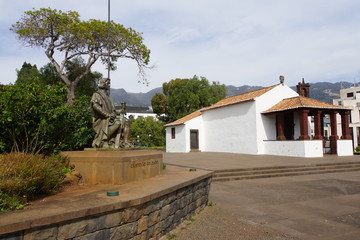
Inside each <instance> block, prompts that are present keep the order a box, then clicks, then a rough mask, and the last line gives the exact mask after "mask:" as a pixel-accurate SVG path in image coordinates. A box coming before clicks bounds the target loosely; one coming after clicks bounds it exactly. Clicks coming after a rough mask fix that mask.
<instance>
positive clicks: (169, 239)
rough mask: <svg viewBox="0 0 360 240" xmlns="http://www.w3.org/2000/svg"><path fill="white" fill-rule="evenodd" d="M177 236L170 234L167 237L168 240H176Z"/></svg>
mask: <svg viewBox="0 0 360 240" xmlns="http://www.w3.org/2000/svg"><path fill="white" fill-rule="evenodd" d="M176 237H177V236H176V234H170V233H169V234H168V235H166V239H168V240H171V239H175V238H176Z"/></svg>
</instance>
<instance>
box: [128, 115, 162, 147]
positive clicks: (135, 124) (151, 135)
mask: <svg viewBox="0 0 360 240" xmlns="http://www.w3.org/2000/svg"><path fill="white" fill-rule="evenodd" d="M130 140H131V142H132V144H134V145H138V144H143V145H145V146H146V147H153V146H165V128H164V123H163V122H161V121H158V120H156V119H154V118H153V117H145V118H137V119H134V120H132V121H131V125H130Z"/></svg>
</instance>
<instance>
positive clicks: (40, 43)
mask: <svg viewBox="0 0 360 240" xmlns="http://www.w3.org/2000/svg"><path fill="white" fill-rule="evenodd" d="M108 29H109V30H110V31H109V34H108ZM10 30H11V31H13V32H15V33H16V34H17V36H18V38H19V39H20V40H21V41H23V43H24V45H26V46H30V47H41V48H43V49H45V54H46V56H47V57H48V58H49V60H50V62H51V63H52V64H53V65H54V66H55V68H56V71H57V72H58V73H59V75H60V78H61V80H62V81H63V82H64V83H65V84H66V86H67V103H68V104H69V105H71V104H72V103H73V101H74V99H75V87H76V86H77V84H78V83H79V82H80V80H81V79H82V78H83V77H84V76H86V74H88V73H89V72H90V68H91V66H92V65H93V64H94V63H95V62H96V61H97V60H98V59H99V58H100V60H101V61H102V63H103V64H106V65H107V66H108V67H110V68H111V69H112V70H114V69H115V63H116V61H117V60H118V59H119V58H130V59H133V60H135V62H136V63H137V66H138V69H139V74H140V75H141V76H142V77H143V81H146V79H145V77H144V70H145V69H146V67H147V66H148V64H149V57H150V50H149V49H148V48H147V47H146V46H145V45H144V44H143V38H142V36H141V34H140V33H138V32H136V31H134V30H133V29H131V28H125V27H124V26H123V25H121V24H117V23H115V22H113V21H111V22H110V26H109V28H108V23H107V22H106V21H100V20H94V19H90V20H88V21H81V20H80V16H79V14H78V13H77V12H75V11H68V12H62V11H60V10H56V9H54V10H53V9H50V8H41V9H40V10H33V11H27V12H25V14H24V16H23V17H22V18H21V19H20V20H19V21H18V22H16V24H14V25H12V27H11V28H10ZM108 36H109V37H108ZM79 56H83V57H86V58H87V59H86V66H85V68H84V72H82V74H80V75H78V76H77V77H76V78H75V79H74V80H71V79H70V77H69V76H70V74H71V73H67V72H66V71H65V68H66V64H67V63H68V62H69V61H71V60H72V59H74V58H77V57H79Z"/></svg>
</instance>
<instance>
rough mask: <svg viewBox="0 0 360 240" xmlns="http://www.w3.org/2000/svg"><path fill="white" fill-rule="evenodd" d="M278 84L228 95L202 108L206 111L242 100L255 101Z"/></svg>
mask: <svg viewBox="0 0 360 240" xmlns="http://www.w3.org/2000/svg"><path fill="white" fill-rule="evenodd" d="M278 85H279V84H276V85H273V86H270V87H265V88H261V89H258V90H254V91H251V92H246V93H242V94H239V95H235V96H230V97H226V98H224V99H222V100H220V101H218V102H217V103H215V104H214V105H211V106H210V107H207V108H206V109H202V111H206V110H210V109H214V108H220V107H224V106H228V105H233V104H237V103H242V102H247V101H253V100H254V99H255V98H257V97H260V96H261V95H263V94H264V93H266V92H268V91H270V90H271V89H273V88H274V87H276V86H278Z"/></svg>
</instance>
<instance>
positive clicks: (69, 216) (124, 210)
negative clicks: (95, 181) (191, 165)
mask: <svg viewBox="0 0 360 240" xmlns="http://www.w3.org/2000/svg"><path fill="white" fill-rule="evenodd" d="M169 168H170V170H168V169H167V170H165V171H164V172H165V174H163V175H162V176H159V177H155V178H153V179H149V180H145V181H142V182H138V183H136V184H135V183H133V184H125V185H121V187H119V188H120V189H119V190H120V196H118V197H104V195H103V194H101V195H100V194H99V192H100V190H96V191H95V193H92V195H91V196H90V195H89V197H87V196H86V195H84V196H83V198H84V199H85V200H84V202H81V203H79V204H80V206H81V209H77V208H74V206H75V205H76V203H74V200H69V201H68V202H66V199H67V198H66V197H63V198H62V200H61V199H56V198H55V202H53V205H51V206H52V207H51V206H50V208H51V209H49V207H48V208H46V204H45V206H42V207H41V206H40V207H37V208H36V207H35V208H34V209H32V210H31V209H29V210H22V211H17V212H13V213H5V214H2V215H1V217H0V239H10V240H30V239H34V240H35V239H36V240H39V239H76V240H85V239H86V240H88V239H104V240H106V239H117V240H118V239H132V240H142V239H143V240H145V239H146V240H148V239H158V238H160V237H161V236H163V235H166V234H167V233H168V232H170V231H171V230H172V229H174V228H175V227H176V226H177V225H178V224H179V223H181V222H182V221H183V220H185V219H186V218H188V217H190V216H192V215H193V214H194V213H195V212H197V211H200V210H202V209H203V208H204V207H205V206H206V205H207V202H208V195H209V190H210V183H211V178H212V172H206V171H200V170H198V171H196V172H189V170H188V169H180V168H177V167H173V166H171V167H169ZM174 168H176V169H177V170H173V169H174ZM154 184H155V185H154ZM161 184H162V185H163V186H161ZM99 187H100V186H98V188H99ZM94 194H95V195H94ZM136 194H137V196H136ZM77 195H79V194H77ZM94 196H95V198H94ZM92 198H94V199H96V200H92ZM50 202H51V201H50V200H49V202H48V203H47V204H48V205H49V204H50ZM56 204H57V205H56ZM71 207H72V208H73V209H71ZM41 208H43V209H44V211H45V212H48V214H45V215H44V213H43V214H41ZM69 208H70V209H69ZM57 211H58V212H57ZM66 211H68V213H67V212H66ZM36 213H38V214H36ZM36 215H37V216H36ZM16 216H17V219H16ZM14 217H15V218H14Z"/></svg>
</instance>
